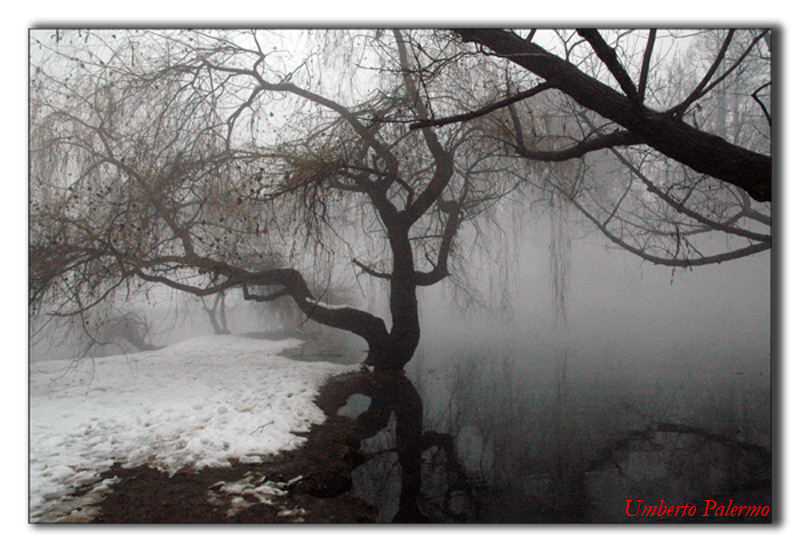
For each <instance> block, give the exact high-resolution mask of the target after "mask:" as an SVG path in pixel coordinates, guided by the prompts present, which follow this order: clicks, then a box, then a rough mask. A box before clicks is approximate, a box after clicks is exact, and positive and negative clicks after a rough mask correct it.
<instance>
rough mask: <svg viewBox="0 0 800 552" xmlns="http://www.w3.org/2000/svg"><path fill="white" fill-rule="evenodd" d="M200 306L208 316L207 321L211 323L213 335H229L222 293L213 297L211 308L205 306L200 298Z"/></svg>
mask: <svg viewBox="0 0 800 552" xmlns="http://www.w3.org/2000/svg"><path fill="white" fill-rule="evenodd" d="M200 306H201V307H202V308H203V312H205V313H206V314H207V315H208V321H209V322H211V327H212V328H213V329H214V334H216V335H228V334H230V333H231V331H230V330H229V329H228V314H227V312H226V311H225V292H224V291H220V292H219V293H217V294H216V295H214V302H213V303H211V306H208V305H207V304H206V301H205V298H204V297H200Z"/></svg>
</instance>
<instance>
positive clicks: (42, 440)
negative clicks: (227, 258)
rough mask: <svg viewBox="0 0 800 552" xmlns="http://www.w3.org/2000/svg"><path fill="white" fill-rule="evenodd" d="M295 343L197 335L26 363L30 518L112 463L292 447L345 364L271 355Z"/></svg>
mask: <svg viewBox="0 0 800 552" xmlns="http://www.w3.org/2000/svg"><path fill="white" fill-rule="evenodd" d="M300 343H301V341H299V340H297V339H285V340H282V341H266V340H258V339H249V338H244V337H237V336H207V337H201V338H195V339H190V340H187V341H183V342H181V343H177V344H175V345H172V346H169V347H166V348H164V349H161V350H158V351H148V352H142V353H136V354H131V355H120V356H113V357H105V358H97V359H84V360H80V361H48V362H35V363H32V364H31V368H30V496H31V500H30V508H31V519H32V520H34V521H37V520H42V521H45V520H51V521H52V520H54V516H53V509H54V508H55V509H56V510H59V508H58V506H57V504H58V503H59V501H62V500H63V498H64V497H65V495H67V494H68V493H69V492H70V491H71V490H73V489H75V488H76V487H78V486H80V485H81V484H83V483H86V482H91V481H95V480H97V476H98V474H99V472H101V471H103V470H105V469H106V468H108V467H110V466H111V465H112V464H113V463H114V462H116V461H119V462H122V463H123V465H124V466H135V465H140V464H143V463H147V464H149V465H151V466H156V467H158V468H160V469H164V470H166V471H168V472H169V473H174V472H175V471H177V470H179V469H181V468H184V467H196V468H202V467H206V466H225V465H229V462H228V461H229V460H230V459H240V460H241V461H244V462H260V461H261V459H262V457H263V456H265V455H269V454H273V453H275V452H278V451H282V450H288V449H291V448H293V447H296V446H298V445H299V444H301V443H302V442H303V440H304V439H303V438H302V437H298V436H297V435H294V434H293V432H302V431H307V430H308V429H309V428H310V427H311V424H313V423H319V422H322V421H323V420H324V415H323V413H322V411H321V410H320V409H319V408H317V407H316V406H315V405H314V404H313V399H314V397H315V396H316V393H317V389H318V388H319V387H320V385H321V384H322V383H324V382H325V380H326V379H327V378H328V377H330V376H332V375H335V374H340V373H342V372H345V371H348V370H353V369H355V367H353V366H341V365H336V364H331V363H328V362H301V361H296V360H290V359H287V358H285V357H281V356H278V354H279V353H280V352H281V351H284V350H286V349H289V348H292V347H295V346H297V345H299V344H300ZM101 485H102V482H101ZM60 510H62V511H63V509H60ZM48 511H49V512H50V513H49V514H48ZM57 517H58V516H56V518H57Z"/></svg>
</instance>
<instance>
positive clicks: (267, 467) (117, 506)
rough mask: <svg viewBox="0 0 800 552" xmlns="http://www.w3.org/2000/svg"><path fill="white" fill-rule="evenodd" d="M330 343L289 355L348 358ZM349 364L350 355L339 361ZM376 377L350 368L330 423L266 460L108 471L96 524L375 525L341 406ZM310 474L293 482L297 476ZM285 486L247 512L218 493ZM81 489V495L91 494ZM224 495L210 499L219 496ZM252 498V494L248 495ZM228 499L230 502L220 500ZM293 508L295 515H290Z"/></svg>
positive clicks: (323, 396)
mask: <svg viewBox="0 0 800 552" xmlns="http://www.w3.org/2000/svg"><path fill="white" fill-rule="evenodd" d="M345 354H346V353H339V352H336V351H333V350H331V349H329V348H326V346H325V345H324V344H316V345H305V346H304V348H303V349H302V350H300V351H297V350H294V351H292V352H290V353H289V354H287V355H286V356H291V357H293V358H302V359H303V360H321V358H314V357H320V356H324V357H328V358H325V360H332V359H333V358H341V357H343V356H345ZM339 362H342V360H339ZM369 379H370V378H369V376H368V375H366V374H363V373H349V374H345V375H343V376H339V377H335V378H332V379H331V380H329V381H328V383H327V384H326V385H324V386H323V387H322V388H321V390H320V393H319V395H318V397H317V399H316V401H315V402H316V403H317V405H318V406H319V407H320V408H321V409H322V410H323V411H324V412H325V414H326V416H327V420H326V421H325V422H324V423H323V424H319V425H315V426H313V427H312V428H311V430H310V431H309V432H308V433H306V434H303V436H304V437H306V438H307V441H306V442H305V444H304V445H303V446H301V447H298V448H296V449H294V450H291V451H287V452H284V453H281V454H278V455H275V456H273V457H270V458H268V459H267V460H266V461H264V462H262V463H258V464H252V463H248V464H242V463H233V465H232V466H231V467H229V468H206V469H202V470H197V471H189V470H187V471H180V472H178V473H176V474H174V475H172V476H169V475H168V474H167V473H165V472H162V471H160V470H158V469H156V468H153V467H149V466H137V467H134V468H123V467H122V466H121V465H120V464H115V465H114V466H112V467H111V468H110V469H109V470H107V471H105V472H103V473H102V474H101V477H102V478H103V479H107V478H112V477H117V478H119V481H118V482H117V483H115V484H113V485H112V487H111V489H112V491H111V492H109V493H108V494H106V495H105V497H104V498H103V499H102V501H101V502H100V503H99V504H98V505H97V506H98V510H99V512H100V514H99V516H97V517H96V518H95V520H94V522H96V523H291V522H294V523H297V522H305V523H372V522H375V520H376V514H375V511H374V509H373V508H372V507H371V506H370V505H368V504H367V503H366V502H364V501H363V500H361V499H359V498H356V497H354V496H351V495H349V494H347V491H348V490H349V489H350V487H351V485H352V478H351V475H350V472H351V470H352V469H354V468H355V467H356V466H357V465H359V464H360V463H361V462H363V461H364V458H363V456H362V455H361V454H360V453H359V452H358V447H359V444H360V443H359V441H358V439H357V438H356V437H355V432H354V422H353V421H352V420H350V419H349V418H345V417H342V416H338V415H337V414H336V411H337V410H338V409H339V407H341V406H342V405H343V404H344V403H345V402H346V400H347V397H348V396H349V395H350V394H352V393H355V392H358V389H363V387H362V386H364V385H369ZM298 476H302V478H301V479H300V480H299V481H297V482H295V483H292V484H289V482H291V481H292V480H294V479H296V478H298ZM245 477H249V478H250V479H254V480H256V481H257V482H259V483H260V482H262V481H271V482H277V483H279V484H284V485H285V487H286V490H287V493H286V494H285V495H282V496H278V497H274V498H270V500H271V502H272V503H271V504H265V503H262V502H259V501H257V500H255V499H252V500H250V501H249V502H252V503H251V504H249V505H248V503H245V506H246V507H244V508H243V509H239V510H237V511H235V512H231V504H232V503H231V499H233V495H229V494H226V493H215V489H218V488H219V484H220V482H234V481H240V480H242V479H243V478H245ZM88 490H89V488H85V489H83V490H79V491H78V492H77V493H75V494H76V495H79V494H81V493H85V492H88ZM212 495H213V496H215V497H217V500H209V499H210V497H211V496H212ZM244 497H245V498H247V496H246V495H244ZM220 498H221V499H222V500H220ZM287 511H289V512H291V513H290V514H288V515H287Z"/></svg>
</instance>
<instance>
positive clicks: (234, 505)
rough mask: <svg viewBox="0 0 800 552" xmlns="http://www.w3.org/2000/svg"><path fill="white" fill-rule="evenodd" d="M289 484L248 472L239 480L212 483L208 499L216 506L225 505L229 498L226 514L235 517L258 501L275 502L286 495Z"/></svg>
mask: <svg viewBox="0 0 800 552" xmlns="http://www.w3.org/2000/svg"><path fill="white" fill-rule="evenodd" d="M288 485H289V484H288V483H281V482H275V481H267V480H266V477H264V476H263V475H259V474H254V473H252V472H247V473H246V474H245V476H244V477H243V478H242V479H240V480H239V481H228V482H225V481H220V482H219V483H215V484H214V485H212V486H211V490H210V491H209V492H208V501H209V502H210V503H211V504H214V505H216V506H223V505H225V504H226V499H227V500H228V503H229V504H230V507H229V508H228V511H227V512H226V515H227V516H228V517H233V516H235V515H236V514H238V513H239V512H240V511H242V510H246V509H247V508H250V507H251V506H254V505H255V504H258V503H261V504H273V500H274V499H275V498H278V497H282V496H284V495H286V493H287V491H286V487H287V486H288ZM225 495H229V496H228V497H226V496H225ZM278 515H280V514H278Z"/></svg>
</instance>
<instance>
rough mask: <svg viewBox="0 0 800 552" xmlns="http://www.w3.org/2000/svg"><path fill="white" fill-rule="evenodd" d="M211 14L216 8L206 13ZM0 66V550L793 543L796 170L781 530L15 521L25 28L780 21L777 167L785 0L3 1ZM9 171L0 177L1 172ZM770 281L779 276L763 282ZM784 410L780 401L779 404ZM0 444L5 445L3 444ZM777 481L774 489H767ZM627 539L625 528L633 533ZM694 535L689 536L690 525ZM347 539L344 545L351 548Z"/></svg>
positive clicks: (788, 70) (789, 250) (786, 272)
mask: <svg viewBox="0 0 800 552" xmlns="http://www.w3.org/2000/svg"><path fill="white" fill-rule="evenodd" d="M216 6H219V8H221V9H215V7H216ZM3 11H4V14H3V23H2V25H3V29H2V30H3V32H2V33H0V36H2V41H3V50H2V51H3V52H4V53H5V56H4V61H5V62H6V67H7V68H10V70H9V72H10V73H11V78H10V79H9V80H7V82H5V83H4V84H5V86H4V87H3V94H4V99H5V102H6V104H5V105H6V106H7V107H8V108H10V109H6V111H5V115H6V117H5V122H6V125H5V126H6V132H4V133H3V140H4V142H3V150H2V151H3V152H4V154H5V155H4V159H5V160H6V161H7V162H8V164H7V166H6V169H7V167H8V165H9V164H10V166H11V171H10V172H9V171H8V170H6V171H4V176H6V178H4V179H3V183H4V185H5V189H6V191H7V193H8V191H10V195H8V194H7V197H6V198H4V199H5V200H4V201H3V202H2V213H0V220H2V221H3V222H2V224H3V228H2V229H3V234H4V235H5V236H8V237H9V238H8V239H5V240H4V242H3V243H4V245H5V246H6V247H5V251H4V253H5V255H4V260H5V262H6V265H7V266H6V271H4V273H3V284H4V285H3V287H4V289H6V290H12V291H11V297H12V298H11V308H10V309H8V310H7V311H6V312H5V315H4V322H5V324H3V330H4V332H3V335H4V338H5V339H4V343H5V344H6V346H7V347H9V348H10V350H11V354H10V358H9V361H8V362H7V363H6V366H5V369H6V375H7V377H6V380H5V381H4V384H5V385H3V389H4V395H3V401H2V405H3V411H2V414H3V419H4V420H5V421H6V429H7V430H8V431H7V433H6V446H5V447H4V449H5V451H6V454H4V455H2V458H3V468H4V470H3V472H2V473H3V474H4V475H5V478H4V485H3V487H4V495H5V496H4V498H5V500H3V501H2V516H1V519H3V522H4V523H3V528H4V529H5V531H4V537H5V538H6V540H18V538H21V539H24V540H25V548H26V549H27V550H32V551H35V550H44V549H48V550H54V549H55V550H58V551H59V552H66V551H68V550H81V551H82V552H83V551H88V550H106V549H107V548H108V547H110V546H111V547H113V548H114V550H122V551H125V550H138V549H140V548H142V547H143V546H151V547H152V546H153V545H154V544H155V545H157V547H158V549H169V548H177V547H179V549H182V550H187V549H190V550H192V551H194V550H216V549H219V548H226V549H231V548H233V547H236V548H238V547H240V546H242V547H246V548H247V549H251V547H253V546H259V547H264V546H268V547H269V548H270V549H271V550H277V551H280V550H281V549H282V548H284V547H285V548H287V549H292V550H294V549H296V548H298V547H302V548H305V547H306V545H309V547H310V546H320V545H322V546H324V549H325V550H326V551H333V550H344V549H348V550H350V549H352V548H354V547H356V546H358V547H363V546H364V545H365V544H366V545H367V546H369V545H370V544H377V545H380V547H381V550H403V549H408V547H410V546H419V544H420V543H421V542H422V539H424V547H425V548H426V549H431V550H439V549H460V548H461V547H468V548H467V549H469V550H471V549H473V547H474V549H482V548H490V547H491V548H492V549H500V548H502V547H505V546H508V545H510V546H513V547H514V548H515V549H521V550H530V549H534V548H544V549H548V548H551V547H556V548H557V549H564V548H571V546H572V545H575V546H576V547H581V548H579V549H584V550H586V549H590V550H592V551H593V552H596V551H602V550H615V551H618V550H619V549H620V548H622V547H628V546H637V547H642V546H645V547H647V549H653V550H666V549H668V548H669V549H673V548H675V547H678V549H681V550H699V549H705V548H706V547H709V548H710V547H720V546H722V547H723V548H724V549H726V550H758V549H765V548H771V549H774V548H777V549H788V548H789V547H788V546H787V544H788V543H789V542H791V539H792V537H797V536H798V532H799V531H798V527H800V475H798V474H797V473H796V470H793V469H792V468H793V467H794V466H796V465H797V461H798V453H799V452H800V451H798V447H797V441H798V438H797V437H798V432H797V430H796V427H795V424H796V423H797V422H799V421H800V402H799V401H792V400H791V398H792V397H794V396H796V395H797V394H798V393H800V386H799V385H798V381H799V380H800V377H798V376H797V374H796V370H797V368H798V367H800V343H798V340H797V339H796V335H797V331H798V328H800V323H799V321H798V315H799V314H800V300H798V297H800V295H799V294H798V291H796V287H795V286H793V285H792V284H793V283H794V282H797V281H800V265H798V262H800V261H799V260H798V253H800V251H798V246H797V243H798V239H800V227H798V224H800V217H797V216H791V214H792V213H793V212H794V210H795V208H798V207H800V205H799V204H798V203H800V200H798V193H800V192H798V191H797V186H794V185H792V183H793V182H794V180H795V179H794V178H793V177H794V176H795V174H794V173H795V170H794V168H793V167H792V166H790V164H789V163H783V164H782V167H781V170H779V171H778V172H777V174H778V175H780V176H781V177H782V179H783V181H784V183H785V185H784V190H783V193H782V196H783V197H782V200H783V202H784V206H783V208H782V209H780V211H781V212H782V213H783V215H784V216H785V217H786V221H785V223H784V224H783V226H782V227H780V228H779V231H780V232H781V234H782V236H783V238H784V240H785V243H786V245H785V249H784V251H783V256H782V261H781V262H780V263H779V264H778V268H779V269H780V274H781V281H782V282H783V286H784V290H783V291H782V293H781V295H780V296H779V300H780V303H781V305H782V311H783V324H784V328H783V355H782V356H783V359H782V362H781V366H782V370H781V376H780V380H779V381H780V386H779V387H776V389H775V392H776V393H777V394H778V395H779V396H782V401H781V404H782V407H783V408H782V415H783V420H782V423H781V424H780V425H779V426H777V427H778V429H780V430H782V433H783V437H784V438H785V439H786V441H785V442H784V445H783V446H782V447H781V448H780V449H778V450H776V452H780V453H781V454H782V455H783V461H782V462H781V464H782V465H783V477H784V485H783V488H782V492H781V493H780V496H781V497H782V504H781V503H777V504H775V505H774V506H775V510H776V512H778V513H779V515H780V517H781V519H782V520H783V523H782V524H781V525H780V526H778V527H777V528H774V529H766V528H757V529H756V530H742V529H740V528H736V529H737V530H725V529H720V528H713V529H717V530H710V529H706V530H703V529H699V530H689V528H687V529H680V530H668V529H676V528H672V527H670V528H667V529H663V530H656V529H651V528H647V529H645V530H634V529H627V530H626V529H616V528H614V529H608V528H586V527H581V528H553V527H550V528H531V529H528V528H524V529H519V528H517V529H500V530H497V529H492V530H490V529H476V528H463V529H459V530H452V529H450V530H447V529H438V530H424V531H422V530H419V529H403V528H392V529H382V530H378V531H376V530H366V531H365V530H357V529H354V528H351V529H345V530H337V529H336V528H324V529H323V528H313V529H308V528H306V529H300V530H299V531H295V530H294V529H299V528H293V530H285V529H284V530H282V531H278V530H277V529H275V528H266V529H265V528H261V529H256V530H243V529H238V530H236V529H234V530H222V529H220V528H185V527H180V528H170V529H167V530H153V529H152V528H150V529H142V528H135V529H126V528H113V529H112V530H99V529H97V528H93V529H91V530H87V529H78V530H70V529H74V528H36V527H34V528H32V527H30V526H27V525H26V518H27V485H26V479H27V478H26V477H25V476H24V474H25V473H26V472H27V462H28V459H27V424H26V423H24V420H25V418H26V415H27V400H26V393H25V390H26V389H27V371H26V369H25V368H26V343H27V334H26V328H25V323H24V322H23V320H26V319H27V305H26V299H24V296H25V291H24V290H25V289H26V288H27V270H26V268H25V265H26V248H27V245H26V243H24V242H23V239H22V236H23V235H25V234H26V227H27V222H26V209H27V196H26V193H27V190H26V186H25V185H24V183H25V182H26V181H27V177H26V173H27V167H26V164H25V163H26V158H27V154H26V141H25V138H24V137H25V136H26V135H27V115H26V112H25V109H24V108H23V107H22V106H24V105H25V103H26V90H27V84H26V71H27V57H26V56H27V43H28V38H27V28H28V27H30V26H34V25H46V24H53V23H59V24H65V23H66V24H68V23H74V24H76V25H77V24H78V23H87V22H89V23H91V24H95V25H102V24H119V23H126V24H130V25H135V26H143V25H154V24H160V25H170V24H181V25H184V24H194V25H199V24H204V25H215V24H219V23H225V24H227V25H230V26H240V25H241V26H245V25H247V26H249V25H275V24H279V25H284V26H293V27H302V26H308V25H314V24H316V25H330V24H339V25H353V24H355V25H358V26H373V25H376V24H378V23H386V22H390V23H392V24H395V25H399V26H420V25H430V24H436V23H444V22H452V21H458V22H460V23H461V24H463V25H468V24H470V23H484V24H489V23H494V24H508V25H513V26H520V24H521V23H524V22H525V21H534V20H535V21H539V22H542V21H543V22H546V23H547V24H549V25H567V24H569V23H572V24H575V22H576V19H575V18H579V21H580V22H606V23H607V24H608V26H614V25H619V24H620V23H627V24H636V23H638V22H650V23H652V22H654V21H655V22H658V23H659V24H660V26H663V25H681V24H684V25H690V24H696V23H697V22H700V23H705V24H719V23H725V24H736V23H739V24H741V25H750V24H751V23H753V22H758V23H762V24H767V25H770V24H771V25H779V26H780V28H781V29H782V31H783V33H782V37H781V38H782V44H783V47H784V51H785V58H784V61H783V63H781V67H780V69H781V71H780V73H779V75H780V76H781V77H782V80H784V85H783V87H782V101H781V102H780V106H781V108H782V109H783V110H784V113H785V116H784V117H781V118H780V119H782V125H781V127H782V128H781V131H782V134H783V135H782V138H783V143H782V147H781V149H780V151H782V153H783V154H784V155H785V156H786V157H789V156H791V155H792V152H796V151H797V148H796V147H795V146H796V144H795V133H796V130H795V129H797V128H800V126H799V125H798V123H800V121H798V120H797V109H796V108H795V107H794V102H793V101H792V100H793V97H794V96H795V95H796V94H795V91H796V90H797V84H798V83H797V66H798V65H797V63H796V61H795V60H796V59H797V57H798V54H800V52H798V51H797V50H798V46H797V45H798V39H797V36H798V35H800V20H798V18H797V15H796V10H793V9H792V4H791V3H790V2H785V0H760V1H759V2H747V3H745V2H725V3H722V2H697V0H671V1H670V2H664V3H661V4H655V3H652V2H641V1H636V0H625V1H621V2H614V3H613V4H611V3H608V2H598V1H596V0H573V1H571V2H541V3H536V2H530V1H527V2H506V3H503V4H502V5H498V4H497V3H466V2H463V1H439V2H431V1H430V0H422V1H421V0H404V1H402V2H393V3H389V2H382V3H376V2H374V1H359V2H345V3H340V2H330V1H328V2H323V1H316V0H315V1H306V2H264V1H263V0H262V1H259V2H252V1H247V0H243V1H240V2H236V3H230V2H229V3H225V4H215V3H202V2H197V1H192V2H187V1H183V0H179V1H174V2H164V1H163V0H160V1H153V0H137V1H136V2H108V1H107V0H104V1H97V0H93V1H85V2H80V1H63V0H62V1H55V0H40V1H37V2H11V3H8V4H6V5H5V6H4V8H3ZM7 175H8V176H7ZM775 276H776V277H777V276H778V274H777V273H776V274H775ZM792 403H793V404H792ZM8 444H10V445H11V446H10V447H9V446H8ZM777 483H778V481H776V484H777ZM637 529H638V528H637ZM691 529H697V528H691ZM354 537H355V538H357V539H358V541H357V542H354V541H353V538H354Z"/></svg>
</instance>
